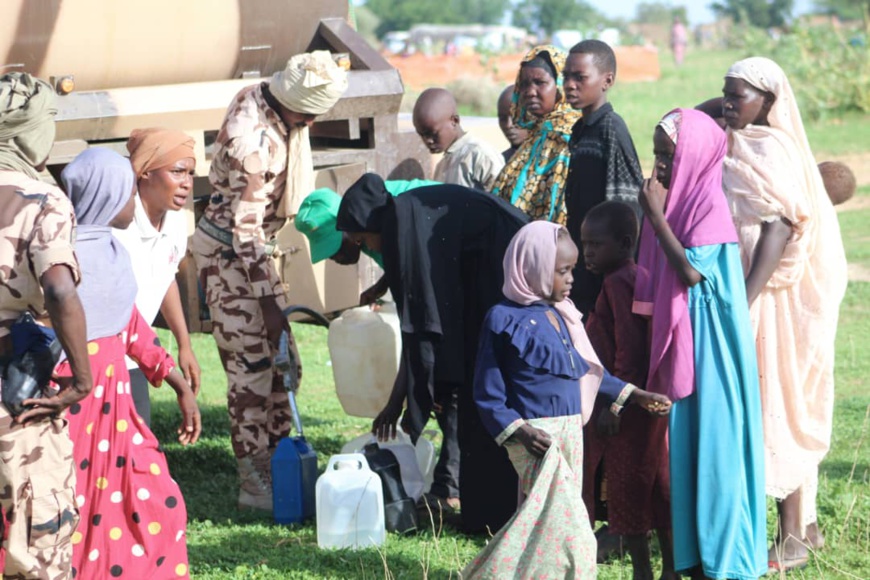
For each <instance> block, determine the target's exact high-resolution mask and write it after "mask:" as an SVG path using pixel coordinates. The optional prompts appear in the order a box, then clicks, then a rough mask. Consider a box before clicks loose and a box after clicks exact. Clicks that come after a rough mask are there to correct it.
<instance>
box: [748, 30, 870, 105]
mask: <svg viewBox="0 0 870 580" xmlns="http://www.w3.org/2000/svg"><path fill="white" fill-rule="evenodd" d="M866 40H867V39H866V34H865V33H863V32H860V31H854V30H853V31H849V30H836V29H835V28H834V27H833V26H830V25H822V26H812V27H795V28H794V29H792V30H791V31H789V32H786V33H782V34H781V35H780V36H778V37H777V38H774V37H772V36H771V35H770V34H768V33H767V32H765V31H764V30H761V29H758V28H752V27H745V28H743V29H736V30H735V37H734V38H733V41H734V42H735V44H736V45H737V46H739V47H740V48H741V49H743V50H745V51H746V53H747V56H766V57H768V58H771V59H773V60H775V61H776V62H777V63H778V64H779V65H780V66H781V67H782V68H783V70H785V72H786V74H787V75H788V77H789V81H790V82H791V85H792V88H793V89H794V91H795V93H796V94H797V99H798V102H799V103H800V107H801V113H802V114H803V115H804V116H805V117H810V118H814V119H819V118H824V117H826V116H828V115H830V114H832V113H841V112H845V111H850V110H858V111H863V112H865V113H867V112H870V52H868V50H867V45H866Z"/></svg>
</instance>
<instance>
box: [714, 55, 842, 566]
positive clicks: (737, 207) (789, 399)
mask: <svg viewBox="0 0 870 580" xmlns="http://www.w3.org/2000/svg"><path fill="white" fill-rule="evenodd" d="M723 92H724V99H723V103H722V110H723V116H724V117H725V122H726V125H727V128H726V131H727V134H728V154H727V156H726V158H725V164H724V171H723V185H724V190H725V194H726V196H727V198H728V201H729V205H730V206H731V211H732V215H733V217H734V222H735V225H736V226H737V231H738V236H739V242H740V249H741V256H742V260H743V267H744V271H745V273H746V286H747V297H748V299H749V302H750V313H751V318H752V324H753V326H754V329H755V336H756V348H757V353H758V368H759V374H760V379H761V380H760V385H761V397H762V408H763V421H764V442H765V472H766V480H767V484H766V487H767V493H768V494H769V495H772V496H773V497H775V498H776V499H778V500H781V501H780V502H779V528H778V530H779V536H778V538H777V539H776V541H775V542H774V545H773V547H772V548H771V550H770V552H769V557H768V560H769V564H770V566H771V567H772V568H774V569H784V568H793V567H800V566H803V565H805V563H806V560H807V546H812V547H814V548H818V547H821V545H822V544H823V539H822V537H821V535H820V533H819V530H818V525H817V523H816V492H817V487H818V466H819V463H820V462H821V461H822V459H823V458H824V456H825V454H826V453H827V452H828V449H829V448H830V442H831V427H832V416H833V407H834V341H835V337H836V332H837V317H838V313H839V308H840V302H841V301H842V299H843V295H844V293H845V290H846V282H847V272H846V257H845V252H844V250H843V242H842V239H841V237H840V227H839V223H838V222H837V216H836V213H835V211H834V208H833V205H832V204H831V201H830V199H829V198H828V196H827V194H826V193H825V188H824V184H823V183H822V179H821V175H820V174H819V171H818V168H817V165H816V162H815V160H814V158H813V155H812V152H811V151H810V147H809V143H808V142H807V138H806V133H805V132H804V128H803V123H802V122H801V117H800V111H799V110H798V107H797V103H796V102H795V97H794V93H793V91H792V89H791V86H790V84H789V82H788V79H787V78H786V76H785V73H784V72H783V71H782V69H781V68H780V67H779V66H778V65H777V64H776V63H774V62H773V61H771V60H769V59H766V58H760V57H753V58H748V59H745V60H742V61H739V62H737V63H735V64H734V65H733V66H732V67H731V68H730V69H729V71H728V73H727V75H726V77H725V89H724V91H723Z"/></svg>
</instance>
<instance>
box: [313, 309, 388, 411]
mask: <svg viewBox="0 0 870 580" xmlns="http://www.w3.org/2000/svg"><path fill="white" fill-rule="evenodd" d="M327 344H328V346H329V357H330V359H331V360H332V376H333V379H334V380H335V393H336V394H337V395H338V400H339V402H340V403H341V407H342V409H344V412H345V413H347V414H348V415H352V416H354V417H366V418H369V419H374V418H375V417H377V416H378V413H380V412H381V411H382V410H383V408H384V406H385V405H386V404H387V401H388V400H389V398H390V393H391V392H392V390H393V383H394V382H395V380H396V373H397V372H398V371H399V359H400V357H401V355H402V332H401V328H400V326H399V316H398V315H397V314H396V305H395V304H393V303H391V302H388V303H386V304H384V305H383V306H381V309H380V310H378V311H374V310H371V309H370V308H369V307H368V306H363V307H360V308H352V309H350V310H346V311H345V312H344V313H343V314H342V315H341V316H340V317H338V318H336V319H335V320H333V321H332V324H330V325H329V335H328V337H327Z"/></svg>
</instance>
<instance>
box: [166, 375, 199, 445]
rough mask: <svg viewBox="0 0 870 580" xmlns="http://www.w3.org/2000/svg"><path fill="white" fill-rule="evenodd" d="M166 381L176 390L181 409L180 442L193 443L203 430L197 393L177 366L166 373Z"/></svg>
mask: <svg viewBox="0 0 870 580" xmlns="http://www.w3.org/2000/svg"><path fill="white" fill-rule="evenodd" d="M166 382H167V383H168V384H169V386H170V387H172V390H174V391H175V395H176V398H177V399H178V408H179V409H180V410H181V425H180V426H179V427H178V430H177V433H178V442H179V443H181V444H182V445H193V444H194V443H196V442H197V440H198V439H199V434H200V433H201V432H202V418H201V417H200V414H199V406H198V405H197V404H196V395H194V394H193V390H192V389H191V388H190V385H188V384H187V380H185V378H184V376H182V374H181V373H180V372H178V369H177V368H176V369H172V371H171V372H170V373H169V374H168V375H166Z"/></svg>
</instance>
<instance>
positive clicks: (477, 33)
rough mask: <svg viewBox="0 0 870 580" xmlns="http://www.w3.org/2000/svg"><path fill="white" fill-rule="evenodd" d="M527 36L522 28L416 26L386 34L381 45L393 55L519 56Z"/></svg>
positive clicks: (469, 25) (444, 25)
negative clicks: (483, 54)
mask: <svg viewBox="0 0 870 580" xmlns="http://www.w3.org/2000/svg"><path fill="white" fill-rule="evenodd" d="M527 36H528V34H527V32H526V30H525V29H524V28H517V27H516V26H498V25H483V24H466V25H448V24H418V25H416V26H414V27H412V28H411V29H410V30H408V31H407V32H400V31H396V32H388V33H387V34H386V35H384V39H383V42H384V49H385V50H386V51H387V52H391V53H393V54H413V53H414V52H417V51H419V52H423V53H426V54H434V53H438V54H441V53H445V52H447V53H450V54H457V53H460V52H467V51H486V52H519V51H522V49H523V48H524V47H525V46H526V38H527Z"/></svg>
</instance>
